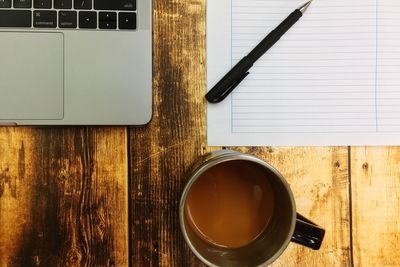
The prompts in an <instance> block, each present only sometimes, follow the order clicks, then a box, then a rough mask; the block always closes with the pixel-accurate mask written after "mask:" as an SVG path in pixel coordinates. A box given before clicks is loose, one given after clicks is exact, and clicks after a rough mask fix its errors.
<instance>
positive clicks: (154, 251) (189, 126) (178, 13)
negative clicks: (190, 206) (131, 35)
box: [130, 0, 206, 266]
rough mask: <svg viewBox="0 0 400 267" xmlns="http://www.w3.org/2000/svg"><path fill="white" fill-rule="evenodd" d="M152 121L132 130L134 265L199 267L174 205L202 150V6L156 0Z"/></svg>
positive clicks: (196, 1) (201, 3)
mask: <svg viewBox="0 0 400 267" xmlns="http://www.w3.org/2000/svg"><path fill="white" fill-rule="evenodd" d="M153 7H154V35H153V36H154V60H153V64H154V69H155V71H154V85H153V88H154V106H155V108H154V114H153V120H152V122H151V124H150V125H149V126H147V127H145V128H142V129H135V128H133V129H131V135H130V138H131V156H132V161H131V166H132V170H131V174H132V182H131V188H132V192H131V207H132V209H131V211H132V216H131V221H132V237H131V239H132V261H133V264H134V266H158V265H162V266H196V265H200V264H199V262H198V261H197V260H196V259H195V258H194V256H193V255H192V254H191V253H190V252H189V249H188V248H187V246H186V245H185V243H184V240H183V237H182V235H181V232H180V229H179V222H178V206H179V198H180V193H181V190H182V189H183V186H184V184H185V181H186V179H185V172H186V171H187V169H188V168H189V166H190V165H191V164H192V163H193V161H194V160H195V159H196V158H197V157H198V156H199V155H201V154H203V153H204V152H205V151H206V150H205V140H206V139H205V100H204V94H205V79H206V78H205V1H204V0H193V1H184V0H180V1H170V0H155V1H153Z"/></svg>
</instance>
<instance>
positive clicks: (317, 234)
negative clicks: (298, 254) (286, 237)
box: [291, 213, 325, 250]
mask: <svg viewBox="0 0 400 267" xmlns="http://www.w3.org/2000/svg"><path fill="white" fill-rule="evenodd" d="M324 235H325V230H324V229H322V228H320V227H319V226H317V225H316V224H315V223H313V222H312V221H310V220H308V219H307V218H306V217H304V216H302V215H300V214H298V213H297V218H296V227H295V229H294V233H293V236H292V240H291V241H292V242H294V243H297V244H300V245H303V246H306V247H309V248H312V249H314V250H318V249H319V248H320V247H321V244H322V240H323V239H324Z"/></svg>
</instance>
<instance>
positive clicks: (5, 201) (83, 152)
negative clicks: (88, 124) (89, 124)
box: [0, 128, 129, 267]
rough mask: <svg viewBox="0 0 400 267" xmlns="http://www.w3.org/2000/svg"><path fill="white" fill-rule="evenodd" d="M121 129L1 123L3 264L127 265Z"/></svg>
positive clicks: (0, 233)
mask: <svg viewBox="0 0 400 267" xmlns="http://www.w3.org/2000/svg"><path fill="white" fill-rule="evenodd" d="M126 148H127V134H126V129H123V128H119V129H107V128H96V129H92V128H71V129H50V128H49V129H35V130H34V129H28V128H1V129H0V226H1V227H0V266H2V267H3V266H9V267H13V266H126V265H127V264H128V259H129V257H128V234H127V232H128V207H127V206H128V205H127V204H128V202H127V194H128V183H127V180H128V177H127V171H128V167H127V158H128V157H127V149H126Z"/></svg>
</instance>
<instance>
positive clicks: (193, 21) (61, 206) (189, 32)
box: [0, 0, 400, 267]
mask: <svg viewBox="0 0 400 267" xmlns="http://www.w3.org/2000/svg"><path fill="white" fill-rule="evenodd" d="M205 42H206V38H205V1H204V0H191V1H187V0H154V70H155V71H154V106H155V108H154V118H153V121H152V123H151V124H150V125H148V126H147V127H144V128H124V127H121V128H89V127H76V128H1V129H0V267H3V266H24V267H25V266H127V265H128V264H129V263H131V264H132V265H133V266H200V265H202V264H200V262H199V261H198V260H197V259H196V258H195V257H194V256H193V254H192V253H191V252H190V251H189V249H188V247H187V246H186V245H185V243H184V240H183V238H182V236H181V233H180V229H179V225H178V203H179V197H180V193H181V190H182V188H183V186H184V184H185V181H186V177H185V172H186V171H187V170H188V168H189V166H190V165H191V164H192V162H193V161H194V160H195V159H196V158H197V157H199V156H200V155H202V154H205V153H207V152H208V151H210V150H212V149H220V148H208V147H207V145H206V110H205V101H204V93H205V87H206V85H205V75H206V74H205V73H206V69H205V62H206V49H205ZM399 142H400V139H399ZM233 149H237V150H240V151H244V152H248V153H251V154H254V155H257V156H259V157H261V158H263V159H265V160H267V161H269V162H270V163H272V164H273V165H275V166H276V167H277V168H278V169H279V170H280V171H281V172H282V173H283V174H284V175H285V176H286V177H287V179H288V180H289V182H290V184H291V186H292V189H293V191H294V194H295V197H296V200H297V205H298V210H299V212H301V213H303V214H304V215H306V216H308V217H309V218H311V219H313V220H315V221H316V222H318V223H319V224H320V225H322V226H323V227H325V229H326V231H327V232H326V238H325V242H324V244H323V246H322V248H321V250H320V251H312V250H308V249H305V248H303V247H300V246H297V245H294V244H291V245H290V246H289V248H288V249H287V250H286V252H285V253H284V255H283V256H282V257H281V258H280V259H279V260H278V261H277V262H276V263H275V264H274V266H351V265H355V266H399V265H400V256H399V252H398V251H399V249H400V207H399V203H400V165H399V162H400V149H398V148H385V147H381V148H366V147H358V148H353V147H352V148H347V147H317V148H278V147H265V148H233Z"/></svg>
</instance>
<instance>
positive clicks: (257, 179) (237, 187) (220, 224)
mask: <svg viewBox="0 0 400 267" xmlns="http://www.w3.org/2000/svg"><path fill="white" fill-rule="evenodd" d="M273 207H274V195H273V190H272V187H271V184H270V182H269V179H268V172H267V171H266V170H265V168H263V167H262V166H260V165H257V164H256V163H253V162H249V161H242V160H235V161H228V162H224V163H221V164H218V165H216V166H214V167H211V168H210V169H209V170H207V171H206V172H205V173H203V174H202V175H201V176H200V177H199V178H198V179H197V180H196V181H195V182H194V184H193V185H192V187H191V189H190V191H189V193H188V196H187V200H186V205H185V216H186V219H187V220H188V222H189V224H190V225H191V227H192V228H193V229H194V230H195V232H197V233H198V235H199V236H200V237H201V238H203V239H205V240H207V241H208V242H211V243H213V244H215V245H217V246H223V247H229V248H238V247H242V246H245V245H247V244H249V243H251V242H252V241H254V240H255V239H256V238H257V237H258V236H259V235H260V234H261V233H262V232H263V230H264V229H265V228H266V226H267V225H268V222H269V220H270V218H271V216H272V213H273Z"/></svg>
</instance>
